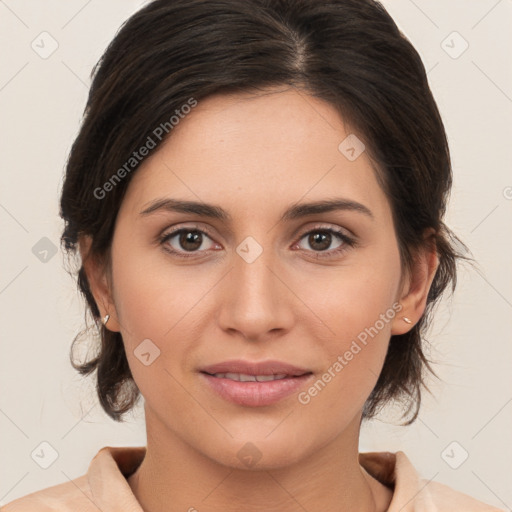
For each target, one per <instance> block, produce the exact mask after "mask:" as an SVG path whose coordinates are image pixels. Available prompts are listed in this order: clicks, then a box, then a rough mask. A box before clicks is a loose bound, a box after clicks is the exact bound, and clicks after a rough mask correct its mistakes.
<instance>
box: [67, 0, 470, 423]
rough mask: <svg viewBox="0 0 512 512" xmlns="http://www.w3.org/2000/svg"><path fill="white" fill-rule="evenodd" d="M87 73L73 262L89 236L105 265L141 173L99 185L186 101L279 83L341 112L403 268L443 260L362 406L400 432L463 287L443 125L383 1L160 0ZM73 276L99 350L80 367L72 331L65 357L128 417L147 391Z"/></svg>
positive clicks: (77, 148) (76, 149)
mask: <svg viewBox="0 0 512 512" xmlns="http://www.w3.org/2000/svg"><path fill="white" fill-rule="evenodd" d="M91 79H92V83H91V87H90V91H89V95H88V100H87V104H86V107H85V111H84V116H83V119H82V122H81V126H80V129H79V132H78V135H77V137H76V138H75V140H74V143H73V145H72V148H71V150H70V154H69V158H68V161H67V165H66V169H65V176H64V181H63V187H62V193H61V198H60V215H61V217H62V219H63V220H64V229H63V233H62V236H61V243H62V246H63V248H64V250H65V251H66V252H67V254H68V256H69V257H70V258H71V257H76V256H78V248H79V241H80V239H81V237H82V236H84V235H88V236H90V237H91V239H92V243H91V246H90V250H89V253H88V254H87V255H86V256H85V257H86V258H87V257H94V258H98V260H99V261H102V262H104V264H105V265H106V266H107V267H108V266H109V265H110V261H111V260H110V247H111V243H112V239H113V234H114V225H115V221H116V216H117V214H118V211H119V209H120V205H121V203H122V201H123V196H124V194H125V192H126V189H127V187H128V185H129V183H130V180H131V178H132V177H133V175H134V174H135V172H137V167H136V166H135V167H134V168H133V169H132V170H131V171H130V172H129V173H123V179H122V180H119V182H118V183H116V185H115V187H112V189H111V190H109V192H108V194H103V195H102V196H101V197H100V196H99V194H98V193H95V191H97V190H98V189H99V188H101V187H102V186H103V185H104V184H105V183H106V182H108V180H109V179H110V178H111V177H112V175H113V174H114V173H115V172H116V171H117V170H118V169H120V168H121V167H122V166H123V165H124V164H125V163H126V161H127V160H128V159H129V158H130V155H132V153H133V152H134V151H135V150H137V149H138V148H140V147H141V146H142V145H143V144H144V143H145V142H146V141H147V138H148V136H150V135H151V134H152V133H154V130H155V128H156V127H158V126H161V124H162V123H165V122H168V120H169V118H170V117H171V116H172V115H173V113H174V112H176V110H179V109H180V108H181V106H182V105H184V104H186V103H187V102H188V101H189V100H190V98H194V99H195V100H196V101H197V102H201V100H202V99H205V98H207V97H208V96H210V95H212V94H222V93H226V94H228V93H237V92H250V91H253V92H258V91H260V92H261V91H265V90H267V89H268V88H272V87H274V86H281V85H283V86H291V87H294V88H296V89H297V90H301V91H304V92H305V93H307V94H310V95H313V96H315V97H317V98H320V99H322V100H324V101H326V102H328V103H329V104H330V105H332V106H334V107H335V108H336V109H337V111H338V112H339V113H340V115H341V116H342V117H343V119H344V121H345V120H346V121H348V123H349V124H350V126H351V127H353V130H354V133H357V134H358V137H360V138H361V139H362V140H363V141H364V143H365V145H366V149H367V152H368V155H369V156H370V157H371V159H372V161H373V162H374V164H375V169H376V171H375V172H376V176H377V179H378V181H379V184H380V185H381V186H382V188H383V190H384V192H385V193H386V196H387V198H388V201H389V203H390V206H391V210H392V215H393V223H394V229H395V232H396V235H397V241H398V246H399V252H400V259H401V264H402V269H403V271H404V272H405V271H407V269H409V270H410V269H411V268H412V266H413V265H414V261H415V254H416V252H417V250H418V249H420V248H422V247H423V246H424V244H427V243H435V246H436V249H437V253H438V258H439V266H438V268H437V271H436V274H435V277H434V280H433V282H432V285H431V287H430V290H429V294H428V298H427V305H426V309H425V312H424V314H423V315H422V317H421V318H420V320H419V321H418V322H417V323H416V324H415V325H414V326H413V327H412V329H411V330H410V331H409V332H407V333H405V334H402V335H395V336H391V340H390V343H389V348H388V352H387V354H386V358H385V362H384V365H383V368H382V371H381V374H380V375H379V377H378V381H377V383H376V385H375V387H374V389H373V391H372V392H371V394H370V396H369V397H368V399H367V401H366V403H365V406H364V410H363V419H367V418H371V417H373V416H375V415H376V414H377V413H378V412H379V411H380V409H381V408H382V407H383V406H384V405H385V404H386V403H388V402H394V403H399V404H401V405H403V417H404V418H406V420H407V421H406V423H405V424H410V423H412V422H413V421H414V420H415V419H416V417H417V415H418V412H419V408H420V402H421V393H422V390H423V388H426V389H428V386H427V381H426V377H427V374H428V373H434V371H433V368H432V361H430V359H429V357H428V352H427V349H428V342H427V339H426V334H427V328H428V327H429V324H430V323H431V320H432V316H433V307H434V305H435V304H436V302H437V301H438V299H439V298H440V297H441V295H442V294H443V292H444V291H445V289H446V288H448V287H449V285H450V284H451V291H452V292H453V291H454V290H455V285H456V266H457V265H456V264H457V259H459V258H463V259H467V258H466V257H465V256H464V251H462V250H458V249H460V248H461V247H463V248H465V246H464V244H463V243H462V242H461V241H460V240H459V239H458V238H457V237H456V235H455V234H454V233H453V232H452V231H451V230H450V229H449V228H448V227H447V226H446V224H445V223H444V221H443V218H444V214H445V210H446V205H447V200H448V198H449V193H450V189H451V185H452V171H451V163H450V154H449V148H448V143H447V137H446V133H445V129H444V126H443V122H442V119H441V116H440V113H439V110H438V108H437V105H436V102H435V100H434V98H433V95H432V92H431V90H430V88H429V85H428V81H427V76H426V72H425V68H424V66H423V64H422V61H421V58H420V56H419V55H418V53H417V51H416V50H415V49H414V47H413V46H412V44H411V43H410V42H409V41H408V39H407V38H406V37H405V36H404V35H403V34H402V33H401V32H400V30H399V29H398V28H397V26H396V24H395V22H394V21H393V19H392V18H391V17H390V16H389V14H388V13H387V12H386V10H385V9H384V7H383V6H382V5H381V4H380V3H379V2H377V1H374V0H330V1H326V2H319V1H318V0H155V1H152V2H149V3H148V4H146V5H145V6H144V7H143V8H142V9H140V10H139V11H137V12H136V13H135V14H134V15H132V16H131V17H130V18H129V19H128V20H127V21H126V22H125V23H124V24H123V25H122V26H121V28H120V29H119V31H118V32H117V34H116V36H115V37H114V39H113V40H112V42H111V43H110V44H109V46H108V48H107V49H106V50H105V52H104V54H103V55H102V57H101V58H100V60H99V61H98V63H97V64H96V66H95V67H94V69H93V71H92V73H91ZM191 115H193V113H192V114H191ZM213 129H215V127H212V130H213ZM170 136H172V131H170V132H169V135H168V137H170ZM153 139H154V137H153ZM163 141H165V137H162V140H158V141H157V144H158V145H159V144H161V143H162V142H163ZM124 174H126V175H124ZM427 228H433V229H434V230H435V234H434V236H433V238H432V239H429V240H426V239H425V238H424V237H423V233H424V231H425V230H426V229H427ZM75 261H77V259H75ZM75 272H76V279H77V284H78V287H79V290H80V292H81V293H82V294H83V296H84V298H85V300H86V304H87V310H86V321H87V317H88V316H90V317H92V319H93V321H94V322H93V327H94V329H95V330H96V332H97V337H96V338H97V345H96V346H95V351H94V355H93V356H92V357H90V358H88V359H86V360H85V361H76V359H75V356H74V350H73V349H74V346H75V344H76V342H77V340H78V339H79V338H80V334H78V335H77V337H75V339H74V341H73V343H72V345H71V351H70V358H71V363H72V365H73V367H74V368H75V369H77V370H78V371H79V372H80V373H81V374H83V375H88V374H90V373H92V372H94V371H96V388H97V393H98V397H99V400H100V403H101V405H102V407H103V409H104V410H105V412H106V413H107V414H108V415H109V416H110V417H111V418H113V419H114V420H116V421H122V417H123V414H125V413H126V412H128V411H129V410H130V409H132V407H133V406H134V405H135V403H136V402H137V400H138V398H139V397H140V392H139V390H138V388H137V385H136V384H135V382H134V380H133V377H132V374H131V371H130V367H129V365H128V361H127V358H126V354H125V350H124V346H123V340H122V336H121V334H120V333H119V332H112V331H109V330H108V329H106V328H105V327H104V326H103V325H102V324H101V317H100V311H99V308H98V305H97V304H96V302H95V300H94V297H93V295H92V293H91V289H90V285H89V282H88V279H87V275H86V273H85V270H84V266H83V261H80V262H79V263H78V265H77V268H76V270H75ZM81 334H83V333H81ZM434 374H435V373H434Z"/></svg>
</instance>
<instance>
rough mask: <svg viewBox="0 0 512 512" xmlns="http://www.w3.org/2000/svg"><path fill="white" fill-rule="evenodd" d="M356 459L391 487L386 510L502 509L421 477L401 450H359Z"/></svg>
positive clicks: (446, 511) (447, 511) (491, 511)
mask: <svg viewBox="0 0 512 512" xmlns="http://www.w3.org/2000/svg"><path fill="white" fill-rule="evenodd" d="M359 461H360V464H361V465H362V467H363V468H364V469H365V470H366V471H367V472H368V473H369V474H370V475H371V476H373V477H374V478H375V479H376V480H378V481H379V482H380V483H382V484H384V485H386V486H387V487H389V488H390V489H392V490H393V496H392V499H391V503H390V505H389V508H388V512H416V511H420V510H421V511H427V510H428V511H429V512H454V511H456V510H463V511H464V512H503V509H499V508H496V507H493V506H491V505H487V504H486V503H483V502H481V501H479V500H477V499H475V498H473V497H471V496H469V495H467V494H464V493H462V492H460V491H457V490H455V489H453V488H452V487H449V486H447V485H444V484H441V483H439V482H434V481H432V480H425V479H424V478H421V477H420V476H419V474H418V472H417V470H416V468H415V467H414V466H413V464H412V463H411V461H410V460H409V458H408V457H407V455H406V454H405V453H404V452H402V451H398V452H396V453H392V452H366V453H360V454H359Z"/></svg>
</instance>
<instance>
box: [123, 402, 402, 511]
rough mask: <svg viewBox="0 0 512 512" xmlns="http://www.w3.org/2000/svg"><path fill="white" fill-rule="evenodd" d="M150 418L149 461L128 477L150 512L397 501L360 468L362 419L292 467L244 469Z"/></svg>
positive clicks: (376, 505) (369, 505)
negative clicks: (209, 454)
mask: <svg viewBox="0 0 512 512" xmlns="http://www.w3.org/2000/svg"><path fill="white" fill-rule="evenodd" d="M148 414H150V415H151V412H150V411H148V410H146V424H147V452H146V456H145V458H144V460H143V462H142V463H141V465H140V466H139V468H138V469H137V471H136V472H135V473H134V474H133V475H131V476H130V477H129V478H128V483H129V485H130V487H131V489H132V491H133V493H134V494H135V496H136V498H137V499H138V501H139V502H140V504H141V506H142V508H143V509H144V511H145V512H164V511H165V512H175V511H189V512H194V511H197V512H202V511H205V510H208V511H219V512H220V511H222V512H231V511H233V512H235V511H237V512H238V511H239V510H244V511H245V512H263V511H268V510H279V511H280V512H291V511H294V512H296V511H297V510H307V511H308V512H320V511H322V512H325V511H332V512H345V511H346V512H348V511H353V510H358V511H361V512H380V511H384V510H386V509H387V506H388V505H389V502H390V500H391V497H392V492H391V490H390V489H388V488H387V487H385V486H383V485H382V484H380V483H379V482H377V480H375V479H373V478H372V477H371V476H370V475H369V474H368V473H367V472H366V471H365V470H364V469H363V468H362V467H361V466H360V465H359V461H358V449H357V447H358V438H359V425H360V421H359V420H360V418H356V419H355V421H354V422H353V424H351V425H350V426H349V428H347V430H346V431H344V432H343V433H342V435H339V436H338V437H337V438H335V439H333V440H332V441H331V442H330V443H328V444H327V445H325V446H323V447H322V448H320V449H318V450H316V451H315V452H314V454H312V455H310V456H308V457H306V458H303V459H301V460H300V461H297V462H295V463H293V464H288V465H275V466H273V467H270V468H269V467H267V468H266V469H254V468H252V469H239V468H233V467H229V466H226V465H223V464H219V463H218V462H216V461H215V460H213V459H211V458H209V457H206V456H205V455H203V454H202V453H200V452H198V451H197V450H195V449H194V448H193V447H191V446H190V445H189V444H187V443H185V442H184V441H183V440H182V439H180V438H179V437H178V436H176V435H175V433H174V432H172V431H170V430H169V429H168V428H166V427H165V426H164V425H163V424H162V423H159V421H158V419H157V418H156V417H154V416H153V415H151V417H150V418H148Z"/></svg>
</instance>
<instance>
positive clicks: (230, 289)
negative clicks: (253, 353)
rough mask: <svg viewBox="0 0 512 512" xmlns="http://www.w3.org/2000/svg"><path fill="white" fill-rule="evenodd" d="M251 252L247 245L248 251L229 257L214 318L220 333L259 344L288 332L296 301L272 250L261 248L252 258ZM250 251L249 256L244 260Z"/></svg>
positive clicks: (295, 309) (253, 248)
mask: <svg viewBox="0 0 512 512" xmlns="http://www.w3.org/2000/svg"><path fill="white" fill-rule="evenodd" d="M254 250H255V247H254V246H252V247H250V246H249V250H248V252H245V253H244V252H243V251H239V252H240V254H241V255H240V254H239V253H238V252H235V253H234V254H233V260H232V263H233V265H232V268H231V270H230V272H229V273H228V275H227V276H226V277H225V279H223V280H222V283H221V287H220V297H219V302H218V304H219V307H220V312H219V316H218V319H219V324H220V327H221V328H222V329H223V330H224V331H226V332H230V333H231V334H232V335H233V334H234V333H238V335H240V336H242V337H244V338H246V339H247V340H250V341H262V340H264V339H267V338H269V337H275V336H276V333H278V332H282V333H285V332H287V331H289V330H290V329H291V326H292V325H293V321H294V314H295V313H294V311H295V312H296V311H297V308H296V306H297V305H296V304H295V301H297V298H296V297H294V294H293V293H292V291H291V289H290V287H289V285H288V284H287V282H286V281H287V277H288V279H289V276H287V273H286V271H285V269H284V266H283V265H281V264H280V263H279V262H278V261H277V257H275V256H274V255H273V254H272V251H271V250H270V249H265V250H263V251H262V252H261V253H260V254H259V256H257V257H256V259H253V258H254ZM251 251H253V254H252V257H247V255H251ZM258 252H259V251H258Z"/></svg>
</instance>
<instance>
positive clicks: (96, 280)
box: [78, 235, 120, 332]
mask: <svg viewBox="0 0 512 512" xmlns="http://www.w3.org/2000/svg"><path fill="white" fill-rule="evenodd" d="M91 244H92V238H91V237H90V236H88V235H84V236H82V237H80V240H79V243H78V245H79V250H80V256H81V258H82V265H83V267H84V271H85V274H86V276H87V281H88V282H89V288H90V290H91V293H92V295H93V297H94V300H95V301H96V305H97V307H98V309H99V311H100V315H101V318H102V319H103V318H104V317H105V315H110V318H109V319H108V322H107V325H105V329H108V330H109V331H115V332H119V331H120V325H119V321H118V318H117V312H116V308H115V304H114V301H113V298H112V286H111V282H110V279H109V277H108V273H107V268H106V266H105V264H104V262H101V261H99V259H98V258H96V257H95V256H94V255H92V254H90V248H91Z"/></svg>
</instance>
